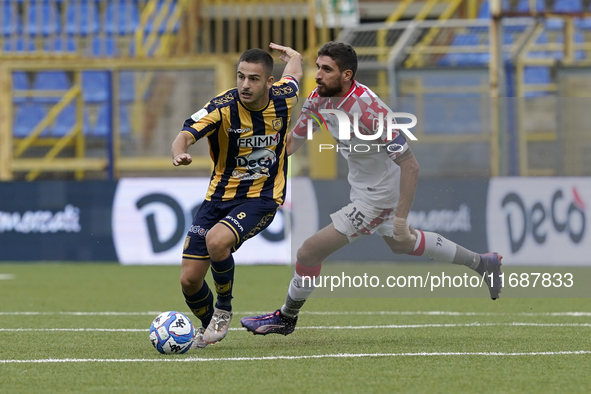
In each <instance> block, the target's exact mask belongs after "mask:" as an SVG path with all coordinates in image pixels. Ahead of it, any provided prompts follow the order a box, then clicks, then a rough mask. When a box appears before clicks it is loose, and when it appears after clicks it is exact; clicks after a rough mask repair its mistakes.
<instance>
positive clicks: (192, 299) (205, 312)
mask: <svg viewBox="0 0 591 394" xmlns="http://www.w3.org/2000/svg"><path fill="white" fill-rule="evenodd" d="M183 295H184V296H185V302H186V303H187V305H188V306H189V308H191V311H192V312H193V314H194V315H195V316H197V318H199V320H201V325H202V326H203V327H207V326H208V325H209V322H210V321H211V317H212V316H213V294H212V293H211V290H209V286H207V282H206V281H203V286H202V287H201V290H199V291H198V292H197V293H195V294H193V295H190V296H189V295H186V294H185V292H183Z"/></svg>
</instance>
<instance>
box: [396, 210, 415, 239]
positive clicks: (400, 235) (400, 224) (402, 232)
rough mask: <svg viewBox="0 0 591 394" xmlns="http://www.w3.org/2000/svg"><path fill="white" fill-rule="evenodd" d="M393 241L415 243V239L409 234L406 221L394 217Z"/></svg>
mask: <svg viewBox="0 0 591 394" xmlns="http://www.w3.org/2000/svg"><path fill="white" fill-rule="evenodd" d="M394 239H395V240H396V241H398V242H416V241H417V237H416V236H415V235H414V234H412V233H411V232H410V226H409V225H408V223H407V222H406V219H404V218H399V217H398V216H394Z"/></svg>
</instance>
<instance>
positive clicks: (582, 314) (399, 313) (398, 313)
mask: <svg viewBox="0 0 591 394" xmlns="http://www.w3.org/2000/svg"><path fill="white" fill-rule="evenodd" d="M268 312H269V311H251V312H238V311H237V312H234V315H239V316H242V315H244V316H249V315H261V314H264V313H268ZM160 313H162V311H146V312H35V311H31V312H26V311H15V312H0V316H157V315H159V314H160ZM183 313H185V312H184V311H183ZM300 314H302V315H333V316H341V315H342V316H345V315H361V316H366V315H367V316H376V315H385V316H390V315H393V316H415V315H421V316H569V317H589V316H591V312H518V313H504V312H454V311H324V312H323V311H302V312H300Z"/></svg>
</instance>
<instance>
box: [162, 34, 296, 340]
mask: <svg viewBox="0 0 591 394" xmlns="http://www.w3.org/2000/svg"><path fill="white" fill-rule="evenodd" d="M270 47H271V48H272V49H275V50H277V51H280V52H281V56H280V59H281V60H283V61H284V62H286V63H287V64H286V66H285V70H284V72H283V76H282V78H281V80H279V81H277V82H275V81H274V79H273V76H272V72H273V58H272V57H271V55H269V54H268V53H267V52H265V51H263V50H262V49H249V50H247V51H245V52H244V53H243V54H242V55H241V57H240V60H239V62H238V70H237V73H236V76H237V87H236V88H233V89H230V90H227V91H225V92H223V93H221V94H219V95H218V96H217V97H215V98H213V99H212V100H211V101H210V102H209V103H207V104H206V105H205V106H204V107H203V108H202V109H200V110H199V111H197V112H196V113H194V114H193V115H192V116H191V117H190V118H189V119H187V120H186V121H185V123H184V126H183V128H182V130H181V132H180V133H179V134H178V135H177V137H176V138H175V140H174V142H173V144H172V161H173V164H174V165H175V166H180V165H189V164H191V161H192V159H191V155H190V154H189V153H188V148H189V147H190V146H191V145H192V144H194V143H195V142H196V141H198V140H199V139H202V138H207V140H208V142H209V148H210V154H211V158H212V160H213V162H214V169H213V173H212V175H211V181H210V184H209V189H208V191H207V194H206V196H205V201H204V202H203V204H202V205H201V207H200V209H199V211H198V212H197V213H196V215H195V218H194V219H193V224H192V226H191V227H190V229H189V232H188V234H187V237H186V239H185V244H184V251H183V258H182V267H181V287H182V290H183V294H184V297H185V301H186V303H187V305H188V306H189V308H190V309H191V311H192V312H193V313H194V314H195V316H197V317H198V318H199V319H200V320H201V323H202V327H199V328H198V329H197V330H196V334H195V340H194V343H193V346H192V347H194V348H196V347H205V346H206V345H207V344H208V343H215V342H218V341H220V340H222V339H223V338H224V337H225V336H226V334H227V332H228V326H229V324H230V321H231V319H232V304H231V300H232V286H233V282H234V258H233V256H232V253H233V252H234V251H236V250H237V249H238V248H239V247H240V246H241V245H242V243H244V242H245V241H246V240H247V239H249V238H252V237H253V236H255V235H256V234H258V233H259V232H261V231H263V230H264V229H265V228H266V227H268V226H269V225H270V224H271V221H272V220H273V218H274V216H275V213H276V212H277V209H278V208H279V206H280V205H281V204H283V201H284V198H285V192H286V176H287V156H288V155H287V152H286V142H287V141H286V139H287V127H289V123H290V119H291V111H292V108H293V106H294V105H295V104H296V103H297V99H298V95H297V93H298V83H299V81H300V79H301V78H302V75H303V70H302V66H303V60H302V57H301V55H300V54H299V53H298V52H297V51H295V50H293V49H292V48H289V47H285V46H281V45H277V44H273V43H271V45H270ZM210 266H211V273H212V276H213V280H214V286H215V291H216V293H217V299H216V303H215V307H214V303H213V302H214V297H213V294H212V292H211V290H210V289H209V286H208V285H207V283H206V282H205V275H206V273H207V270H208V269H209V268H210Z"/></svg>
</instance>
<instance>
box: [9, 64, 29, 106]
mask: <svg viewBox="0 0 591 394" xmlns="http://www.w3.org/2000/svg"><path fill="white" fill-rule="evenodd" d="M12 90H14V91H15V92H16V91H26V90H29V78H28V77H27V73H26V72H24V71H15V72H13V73H12ZM25 101H27V98H26V97H16V96H15V97H14V98H13V99H12V102H13V103H24V102H25Z"/></svg>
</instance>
